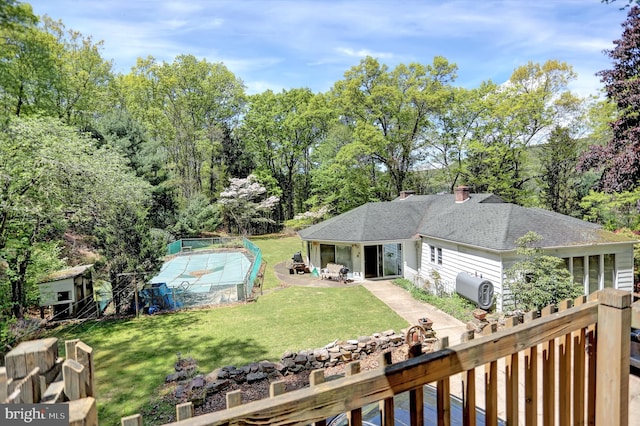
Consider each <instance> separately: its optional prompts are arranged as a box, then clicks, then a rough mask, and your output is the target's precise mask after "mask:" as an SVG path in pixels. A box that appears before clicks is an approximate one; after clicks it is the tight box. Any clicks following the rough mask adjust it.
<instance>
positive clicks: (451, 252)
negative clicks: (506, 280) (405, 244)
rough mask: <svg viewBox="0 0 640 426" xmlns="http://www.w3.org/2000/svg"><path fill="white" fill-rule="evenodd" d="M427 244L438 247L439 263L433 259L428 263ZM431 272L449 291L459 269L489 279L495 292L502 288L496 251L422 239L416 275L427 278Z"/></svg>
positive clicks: (500, 269) (451, 290) (453, 290)
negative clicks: (419, 262)
mask: <svg viewBox="0 0 640 426" xmlns="http://www.w3.org/2000/svg"><path fill="white" fill-rule="evenodd" d="M430 245H432V246H434V247H439V248H442V265H439V264H438V259H437V258H436V261H435V262H431V251H430V247H429V246H430ZM432 271H437V272H438V273H439V274H440V278H441V280H442V281H443V282H444V283H445V285H446V287H447V290H448V291H449V292H450V293H453V292H455V284H456V277H457V276H458V274H459V273H460V272H467V273H469V274H471V275H476V276H478V277H482V278H484V279H486V280H489V281H491V283H492V284H493V287H494V292H495V293H496V294H500V293H501V290H502V262H501V259H500V256H499V255H498V254H496V253H491V252H486V251H482V250H479V249H475V248H470V247H464V246H459V245H456V244H451V243H447V242H441V241H435V240H430V239H428V238H424V239H423V244H422V261H421V266H420V277H421V278H423V279H426V280H431V274H432Z"/></svg>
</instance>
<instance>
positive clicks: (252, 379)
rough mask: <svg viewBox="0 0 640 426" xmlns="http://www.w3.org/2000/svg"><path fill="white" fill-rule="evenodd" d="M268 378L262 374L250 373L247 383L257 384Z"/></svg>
mask: <svg viewBox="0 0 640 426" xmlns="http://www.w3.org/2000/svg"><path fill="white" fill-rule="evenodd" d="M266 378H267V375H266V374H264V373H261V372H259V371H258V372H256V373H249V374H247V383H255V382H257V381H260V380H264V379H266Z"/></svg>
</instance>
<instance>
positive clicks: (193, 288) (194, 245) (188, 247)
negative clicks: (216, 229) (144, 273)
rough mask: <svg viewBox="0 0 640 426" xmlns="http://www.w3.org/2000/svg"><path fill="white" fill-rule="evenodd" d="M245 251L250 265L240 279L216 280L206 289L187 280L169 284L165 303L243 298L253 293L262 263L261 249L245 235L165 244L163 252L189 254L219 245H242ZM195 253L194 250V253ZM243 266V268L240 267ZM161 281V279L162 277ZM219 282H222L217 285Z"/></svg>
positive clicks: (190, 303)
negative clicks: (167, 300)
mask: <svg viewBox="0 0 640 426" xmlns="http://www.w3.org/2000/svg"><path fill="white" fill-rule="evenodd" d="M243 247H244V249H245V250H246V257H247V258H248V259H249V260H250V262H251V266H250V267H249V269H248V270H246V269H245V270H246V271H247V272H246V273H244V274H243V275H244V276H243V278H242V279H241V281H235V282H229V283H228V285H224V283H222V282H220V283H217V285H215V286H211V288H210V289H209V290H207V291H204V290H202V289H200V288H199V286H198V285H197V284H190V283H189V282H188V281H185V282H184V283H182V284H180V285H179V286H177V287H176V286H175V285H173V284H171V283H169V280H167V284H168V285H169V288H168V289H167V291H168V292H169V294H168V295H167V297H168V298H170V299H171V300H170V302H167V304H168V305H169V306H170V307H171V308H172V309H176V308H180V307H189V306H198V305H207V304H219V303H228V302H233V301H238V300H246V299H247V298H248V297H249V296H250V295H251V293H252V292H253V287H254V283H255V281H256V278H257V276H258V273H259V271H260V265H261V264H262V251H261V250H260V248H259V247H257V246H256V245H255V244H253V243H252V242H251V241H249V240H247V239H246V238H242V240H240V238H224V237H217V238H185V239H181V240H177V241H174V242H172V243H170V244H168V245H167V255H179V256H180V255H189V254H190V253H189V252H191V251H194V250H204V252H206V249H219V248H237V249H241V248H243ZM194 254H195V253H194ZM243 269H244V268H243ZM162 282H165V280H164V279H163V280H162ZM221 284H223V285H221Z"/></svg>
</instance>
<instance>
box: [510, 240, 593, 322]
mask: <svg viewBox="0 0 640 426" xmlns="http://www.w3.org/2000/svg"><path fill="white" fill-rule="evenodd" d="M541 240H542V237H541V236H540V235H539V234H536V233H535V232H527V233H526V234H525V235H523V236H522V237H520V238H518V239H517V240H516V246H517V248H516V254H517V255H518V256H519V257H520V259H521V260H518V261H517V262H515V263H514V264H513V265H512V266H511V267H510V268H508V269H507V270H506V271H505V277H506V284H505V288H506V290H507V292H508V296H507V297H506V298H505V299H507V300H509V302H508V303H507V304H506V305H507V306H506V308H507V309H511V308H513V309H519V310H524V311H530V310H539V309H542V308H544V307H545V306H548V305H557V304H558V303H559V302H561V301H562V300H566V299H571V300H573V299H575V298H576V297H578V296H580V295H581V294H583V291H584V290H583V288H582V287H581V286H579V285H576V284H575V283H574V282H573V277H572V276H571V274H570V273H569V270H568V269H567V268H566V266H565V263H564V261H563V260H562V259H560V258H559V257H555V256H549V255H545V254H544V253H543V251H542V249H541V248H540V247H537V246H536V244H537V243H539V242H540V241H541Z"/></svg>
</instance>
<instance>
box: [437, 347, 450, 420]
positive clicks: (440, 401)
mask: <svg viewBox="0 0 640 426" xmlns="http://www.w3.org/2000/svg"><path fill="white" fill-rule="evenodd" d="M448 347H449V337H448V336H444V337H441V338H440V340H439V347H438V350H441V349H446V348H448ZM449 380H450V379H449V378H448V377H447V378H446V379H442V380H438V384H437V391H436V392H437V394H436V399H437V412H438V426H451V395H450V393H451V383H450V381H449Z"/></svg>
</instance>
